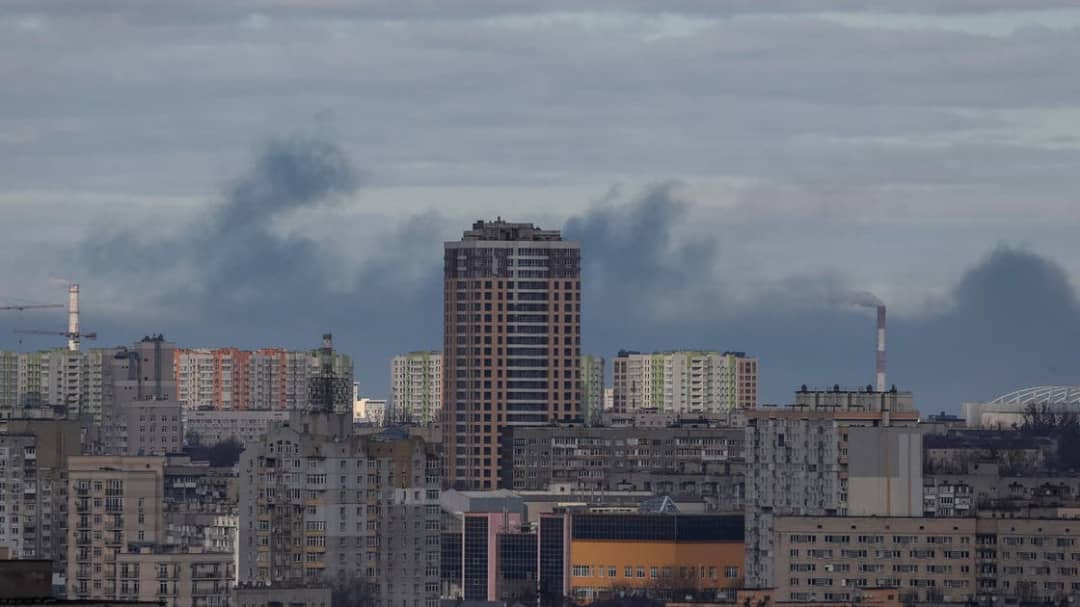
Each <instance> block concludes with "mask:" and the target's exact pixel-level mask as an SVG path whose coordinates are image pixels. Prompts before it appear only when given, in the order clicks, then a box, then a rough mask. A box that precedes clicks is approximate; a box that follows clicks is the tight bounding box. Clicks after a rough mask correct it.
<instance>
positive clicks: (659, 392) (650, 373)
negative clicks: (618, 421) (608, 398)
mask: <svg viewBox="0 0 1080 607" xmlns="http://www.w3.org/2000/svg"><path fill="white" fill-rule="evenodd" d="M614 378H615V381H614V384H613V388H614V391H613V393H612V398H613V403H612V404H613V407H614V410H615V411H616V412H620V413H626V412H632V411H636V410H639V409H656V410H659V411H671V412H675V413H679V414H685V413H691V414H701V415H710V414H718V413H723V412H725V411H730V410H734V409H753V408H754V407H756V406H757V382H758V361H757V359H756V358H752V357H748V356H746V354H745V353H743V352H712V351H693V350H677V351H672V352H661V353H656V354H641V353H638V352H628V351H621V352H619V355H618V356H617V357H616V358H615V363H614Z"/></svg>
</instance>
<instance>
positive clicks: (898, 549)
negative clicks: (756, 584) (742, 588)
mask: <svg viewBox="0 0 1080 607" xmlns="http://www.w3.org/2000/svg"><path fill="white" fill-rule="evenodd" d="M1078 523H1080V521H1077V520H1076V519H1057V520H1054V519H1045V518H1038V519H1035V518H1024V517H1022V516H1021V517H1011V516H1010V517H1008V518H998V517H987V518H910V517H837V516H805V517H777V518H776V520H775V529H776V538H777V539H776V542H777V546H776V552H775V557H774V558H775V569H776V571H777V572H783V573H781V574H778V575H777V578H778V579H777V583H776V587H775V593H776V595H777V596H778V597H781V598H782V599H784V600H789V601H830V600H831V601H846V600H851V598H852V597H853V596H855V595H856V593H857V592H858V591H859V589H860V588H863V587H874V586H877V587H882V586H885V587H891V588H895V589H897V590H898V591H899V593H900V598H901V600H902V601H903V602H905V604H910V603H921V602H927V603H956V604H964V605H970V604H973V603H976V604H991V605H992V604H1005V605H1010V604H1016V603H1018V602H1020V603H1024V604H1036V603H1057V602H1059V601H1065V600H1067V598H1068V597H1076V596H1080V581H1078V580H1080V577H1078V570H1077V566H1076V563H1077V561H1080V524H1078Z"/></svg>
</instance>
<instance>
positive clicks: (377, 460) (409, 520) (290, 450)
mask: <svg viewBox="0 0 1080 607" xmlns="http://www.w3.org/2000/svg"><path fill="white" fill-rule="evenodd" d="M439 472H440V462H439V459H438V457H437V454H436V453H435V451H434V450H433V449H432V448H431V447H430V446H429V445H427V444H425V443H424V441H423V440H421V439H419V438H415V437H406V436H403V435H401V434H398V433H394V432H393V431H386V432H382V433H376V434H364V435H357V434H353V432H352V418H351V416H349V415H339V414H332V413H313V414H301V413H293V415H291V416H290V420H289V422H288V423H287V424H282V425H280V426H275V427H273V428H272V429H271V430H270V432H269V433H268V434H267V436H266V439H265V440H264V441H262V442H261V443H260V444H258V445H256V446H253V447H250V448H248V449H247V450H245V451H244V453H243V455H242V456H241V460H240V484H239V504H240V521H241V523H240V581H241V582H243V583H258V584H275V585H276V584H298V583H300V584H303V583H307V584H328V585H332V586H338V587H344V586H348V585H350V584H357V583H363V584H368V586H369V588H370V589H371V593H372V595H373V597H374V601H375V607H398V606H405V607H433V606H434V605H435V604H436V603H437V601H438V596H439V558H440V549H439V513H440V510H439V486H440V481H441V478H440V475H439Z"/></svg>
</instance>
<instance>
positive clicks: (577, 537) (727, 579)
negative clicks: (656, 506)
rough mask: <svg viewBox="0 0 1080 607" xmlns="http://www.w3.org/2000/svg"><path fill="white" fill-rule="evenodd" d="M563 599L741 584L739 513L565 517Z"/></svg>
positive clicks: (654, 593)
mask: <svg viewBox="0 0 1080 607" xmlns="http://www.w3.org/2000/svg"><path fill="white" fill-rule="evenodd" d="M569 527H570V529H569V536H570V538H569V539H570V542H569V543H570V549H569V553H568V556H567V558H566V562H567V564H568V565H569V576H568V578H567V580H568V582H567V592H566V593H565V594H566V595H567V596H570V597H573V598H574V599H576V600H578V601H585V602H588V601H592V600H595V599H605V598H613V597H618V596H621V595H622V594H625V593H631V594H633V593H644V594H646V595H652V596H657V597H664V596H667V597H671V596H680V597H681V596H684V595H686V594H688V593H697V592H703V591H705V592H709V593H712V594H714V595H715V594H716V593H717V592H723V591H730V592H732V593H733V592H734V590H735V589H736V588H739V587H742V586H743V576H744V572H743V561H744V546H743V528H744V522H743V517H742V516H741V515H719V514H704V515H680V514H576V513H575V514H571V515H569Z"/></svg>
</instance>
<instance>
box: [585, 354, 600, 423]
mask: <svg viewBox="0 0 1080 607" xmlns="http://www.w3.org/2000/svg"><path fill="white" fill-rule="evenodd" d="M604 372H605V371H604V357H603V356H593V355H591V354H590V355H584V356H582V357H581V418H582V419H583V420H585V423H587V424H594V423H598V422H599V420H600V414H602V413H603V412H604V389H605V388H604V385H605V377H604Z"/></svg>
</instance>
